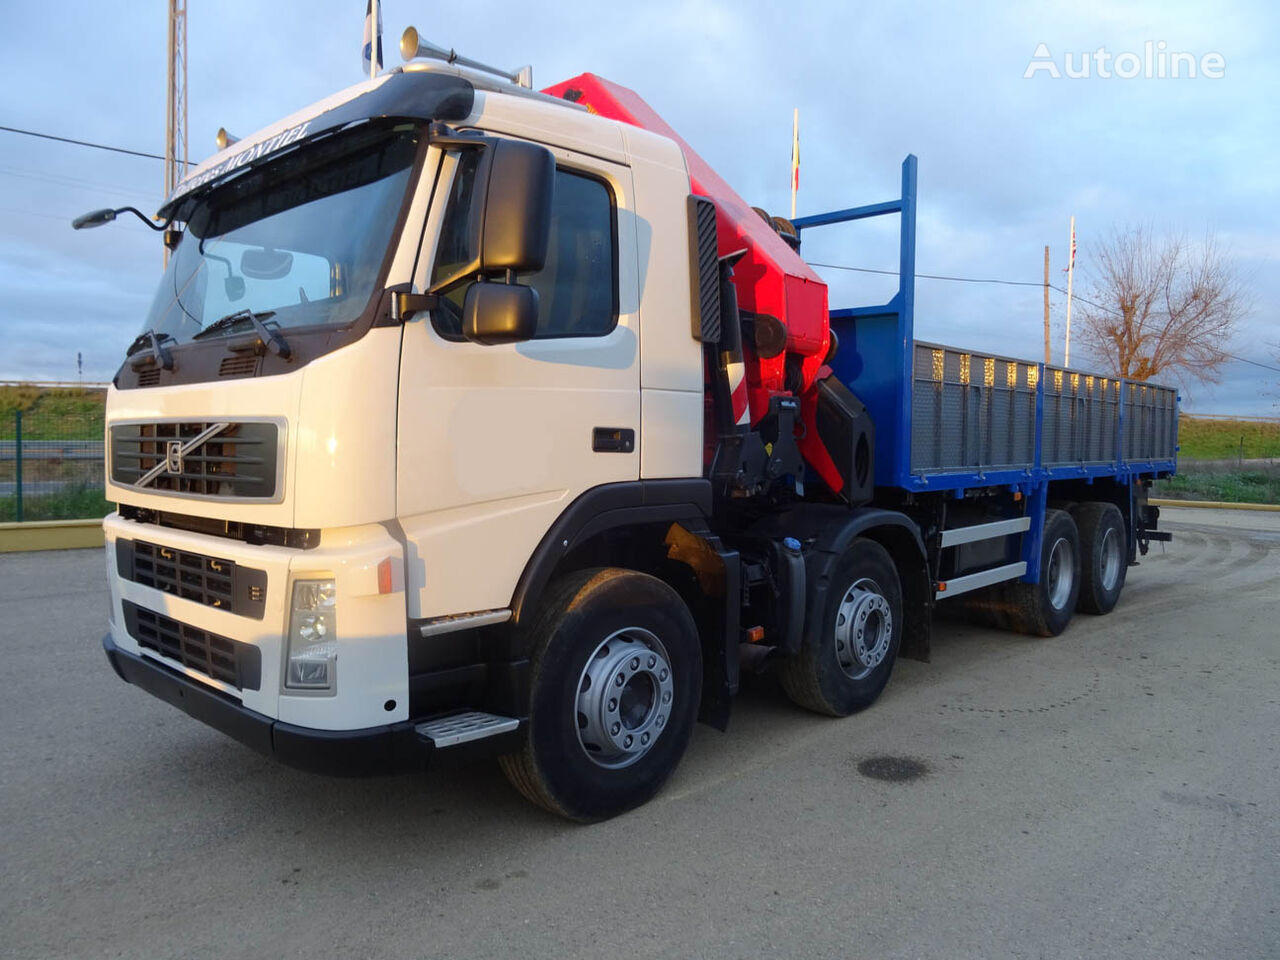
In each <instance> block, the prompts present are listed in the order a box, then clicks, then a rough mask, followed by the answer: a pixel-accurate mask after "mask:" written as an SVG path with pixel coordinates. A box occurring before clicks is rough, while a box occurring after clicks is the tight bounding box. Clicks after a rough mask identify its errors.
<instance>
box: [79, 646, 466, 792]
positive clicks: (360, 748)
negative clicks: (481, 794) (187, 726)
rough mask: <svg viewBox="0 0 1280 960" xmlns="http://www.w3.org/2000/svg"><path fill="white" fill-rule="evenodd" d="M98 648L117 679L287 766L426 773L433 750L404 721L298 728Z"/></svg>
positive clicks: (156, 666)
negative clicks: (358, 727)
mask: <svg viewBox="0 0 1280 960" xmlns="http://www.w3.org/2000/svg"><path fill="white" fill-rule="evenodd" d="M102 647H103V649H104V650H105V651H106V654H107V660H108V661H110V663H111V667H112V669H114V670H115V672H116V674H117V675H118V676H119V677H120V679H121V680H123V681H125V682H126V683H131V684H133V685H135V686H138V687H141V688H142V689H143V690H146V691H147V692H148V693H150V694H152V695H153V696H156V697H159V698H160V699H161V700H163V701H165V702H166V703H168V704H171V705H173V706H175V707H177V708H178V709H179V710H182V711H183V712H185V713H187V714H189V715H190V716H192V717H195V718H196V719H197V720H200V721H202V722H203V723H206V724H208V725H209V726H211V727H213V728H214V729H216V730H220V731H222V732H223V733H225V734H226V735H227V736H229V737H233V738H235V739H236V740H239V741H240V742H241V743H243V744H245V745H246V746H248V747H252V748H253V749H254V750H257V751H258V752H259V753H264V754H266V755H268V756H272V757H275V758H276V759H277V760H279V761H281V762H282V763H285V764H288V765H289V766H291V767H297V768H299V769H301V770H310V771H311V772H313V773H323V774H328V775H330V776H347V777H358V776H373V775H377V774H387V773H403V772H407V771H413V770H422V769H425V767H426V764H427V761H428V759H429V758H430V756H431V753H432V752H433V750H434V746H433V744H432V743H431V741H430V740H427V739H424V738H423V737H420V736H419V735H418V732H417V730H416V729H415V728H414V725H413V724H412V723H410V722H409V721H401V722H399V723H390V724H387V725H385V726H380V727H366V728H365V729H363V730H313V729H310V728H307V727H299V726H296V725H294V724H292V723H285V722H284V721H281V720H275V719H272V718H271V717H268V716H264V715H263V714H261V713H257V712H255V711H253V710H250V709H248V708H247V707H245V706H243V705H242V704H240V703H237V702H236V701H235V700H234V699H233V698H232V697H230V696H228V695H227V694H224V693H222V692H221V691H219V690H216V689H213V688H212V687H208V686H206V685H204V684H201V683H197V682H195V681H193V680H189V679H188V678H187V677H186V676H184V675H183V674H181V673H179V672H178V671H176V670H173V669H170V668H169V667H166V666H165V665H164V664H162V663H158V662H156V661H155V660H152V659H150V658H149V657H140V656H136V655H134V654H132V653H129V652H128V651H125V650H121V649H120V648H119V647H117V646H116V644H115V641H114V640H112V638H111V635H110V634H107V635H106V636H104V637H103V638H102ZM450 752H452V750H451V751H450Z"/></svg>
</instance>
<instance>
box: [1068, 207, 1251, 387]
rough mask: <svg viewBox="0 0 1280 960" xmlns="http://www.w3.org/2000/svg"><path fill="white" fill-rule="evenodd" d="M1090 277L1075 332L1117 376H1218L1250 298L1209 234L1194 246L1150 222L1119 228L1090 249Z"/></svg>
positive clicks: (1208, 380)
mask: <svg viewBox="0 0 1280 960" xmlns="http://www.w3.org/2000/svg"><path fill="white" fill-rule="evenodd" d="M1088 275H1089V277H1090V282H1089V284H1088V289H1089V293H1088V295H1087V296H1085V297H1082V298H1081V304H1080V318H1081V322H1080V333H1079V335H1078V336H1079V339H1080V341H1081V342H1082V343H1083V345H1084V346H1085V348H1086V349H1087V350H1089V352H1090V353H1092V354H1094V355H1095V356H1096V357H1097V358H1098V359H1099V360H1100V361H1101V362H1102V363H1104V364H1106V365H1107V366H1108V367H1109V368H1110V372H1111V373H1112V374H1114V375H1116V376H1122V377H1129V378H1131V379H1134V380H1149V379H1151V378H1152V377H1156V376H1159V375H1161V374H1164V375H1165V376H1168V375H1170V374H1174V373H1185V374H1187V375H1188V376H1190V377H1192V378H1194V379H1196V380H1199V381H1201V382H1205V383H1212V382H1217V381H1218V380H1220V379H1221V367H1222V365H1223V364H1224V363H1226V362H1227V360H1228V359H1229V355H1228V353H1227V352H1226V351H1227V350H1228V349H1229V347H1230V341H1231V336H1232V334H1233V333H1234V332H1235V328H1236V324H1237V323H1238V322H1239V320H1240V319H1241V317H1242V316H1243V315H1244V312H1245V303H1244V297H1243V293H1242V289H1241V284H1240V280H1239V278H1238V277H1237V275H1236V273H1235V271H1234V270H1233V269H1232V266H1231V264H1230V263H1229V262H1228V261H1227V260H1226V259H1225V258H1224V257H1223V255H1222V253H1221V252H1220V250H1219V247H1218V243H1217V240H1216V238H1215V237H1214V236H1213V235H1212V234H1209V235H1207V236H1206V237H1205V240H1204V241H1203V242H1202V243H1200V244H1193V243H1190V242H1188V240H1187V239H1186V237H1184V236H1177V235H1175V236H1170V237H1164V238H1157V237H1155V236H1153V233H1152V230H1151V228H1149V227H1145V226H1137V227H1127V228H1124V229H1120V230H1117V231H1116V232H1115V233H1113V234H1112V235H1111V237H1110V238H1108V239H1107V240H1105V241H1104V242H1103V243H1102V244H1101V245H1099V246H1098V247H1097V248H1096V250H1094V251H1093V252H1092V256H1091V263H1090V264H1089V269H1088Z"/></svg>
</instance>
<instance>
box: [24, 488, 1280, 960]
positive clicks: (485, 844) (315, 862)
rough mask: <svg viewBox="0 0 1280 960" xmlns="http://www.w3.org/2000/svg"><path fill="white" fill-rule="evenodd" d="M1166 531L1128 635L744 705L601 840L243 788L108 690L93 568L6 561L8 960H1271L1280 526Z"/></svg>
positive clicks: (951, 630) (442, 802)
mask: <svg viewBox="0 0 1280 960" xmlns="http://www.w3.org/2000/svg"><path fill="white" fill-rule="evenodd" d="M1164 518H1165V525H1166V526H1167V527H1168V528H1169V529H1171V530H1172V531H1173V532H1174V534H1175V538H1176V539H1175V541H1174V542H1173V543H1172V544H1170V545H1168V546H1167V547H1165V548H1164V549H1163V551H1162V550H1161V546H1160V545H1159V544H1156V545H1154V546H1153V553H1152V555H1151V556H1149V557H1147V558H1145V559H1144V560H1143V561H1142V564H1141V565H1140V566H1139V567H1136V568H1133V569H1131V570H1130V571H1129V581H1128V585H1127V587H1126V589H1125V593H1124V596H1123V597H1122V598H1121V601H1120V606H1119V607H1118V608H1117V609H1116V611H1115V612H1113V613H1112V614H1111V615H1109V616H1106V617H1089V616H1084V615H1080V616H1077V617H1076V619H1075V620H1074V621H1073V623H1072V624H1071V626H1070V627H1069V628H1068V630H1067V632H1066V633H1065V634H1063V636H1061V637H1059V638H1056V639H1052V640H1044V639H1031V638H1027V637H1021V636H1017V635H1014V634H1007V633H1000V632H997V631H992V630H988V629H983V628H978V627H974V626H970V625H967V624H962V623H953V622H946V621H943V622H939V623H938V624H937V626H936V633H935V639H934V658H933V662H931V663H928V664H923V663H917V662H912V661H903V662H900V663H899V664H898V667H897V668H896V671H895V675H894V677H893V679H892V680H891V681H890V684H889V687H888V689H887V690H886V692H885V695H884V696H883V697H882V698H881V700H880V701H879V702H878V703H877V704H876V705H875V706H874V707H872V708H871V709H870V710H868V711H866V712H865V713H863V714H861V715H858V716H855V717H851V718H849V719H846V720H830V719H824V718H821V717H816V716H812V715H809V714H806V713H804V712H802V711H800V710H798V709H796V708H794V707H792V706H791V705H790V704H789V703H788V702H787V701H786V699H785V698H784V697H783V696H782V694H781V693H780V691H779V690H778V688H777V686H776V684H775V683H774V682H773V681H772V680H771V679H770V678H768V677H764V678H759V679H758V680H756V681H755V682H753V683H751V684H749V685H748V688H747V689H746V690H745V691H744V693H743V696H742V697H741V698H740V700H739V702H738V704H737V708H736V713H735V716H734V719H733V723H732V725H731V727H730V730H729V732H728V733H727V734H721V733H718V732H716V731H714V730H711V729H709V728H705V727H700V728H699V729H698V730H697V732H696V733H695V735H694V740H693V743H692V746H691V747H690V750H689V752H688V754H687V755H686V756H685V759H684V762H683V764H682V765H681V767H680V769H679V770H678V771H677V772H676V774H675V776H674V777H673V779H672V781H671V782H670V784H669V785H668V786H667V787H666V789H665V790H664V791H663V792H662V793H661V794H660V795H659V796H658V797H657V798H656V799H655V800H654V801H653V802H651V803H649V804H648V805H647V806H645V807H643V808H641V809H640V810H637V811H634V812H632V813H630V814H627V815H625V816H622V817H619V818H617V819H615V820H612V821H610V822H607V823H603V824H598V825H594V826H589V827H582V826H574V825H570V824H568V823H564V822H561V821H559V820H556V819H554V818H552V817H550V816H548V815H546V814H544V813H542V812H540V811H539V810H537V809H535V808H533V807H531V806H530V805H528V804H526V803H525V802H524V801H522V800H521V799H520V798H519V797H518V796H517V795H516V794H515V792H514V791H513V790H511V789H510V788H509V787H508V786H507V784H506V782H505V780H504V779H503V778H502V776H501V774H500V773H499V772H498V770H497V768H496V765H491V764H487V763H486V764H480V765H476V766H473V767H468V768H464V769H460V770H451V771H436V772H434V773H431V774H427V775H426V776H421V775H417V776H405V777H399V778H392V779H381V780H363V781H361V780H357V781H348V780H329V779H325V778H321V777H316V776H312V775H309V774H305V773H300V772H296V771H292V770H289V769H287V768H284V767H282V766H280V765H278V764H276V763H275V762H273V761H270V760H268V759H265V758H263V757H260V756H258V755H256V754H254V753H253V752H251V751H250V750H248V749H247V748H245V747H242V746H240V745H239V744H237V743H235V742H234V741H231V740H229V739H227V738H226V737H224V736H222V735H221V734H218V733H216V732H215V731H213V730H211V729H208V728H206V727H204V726H203V725H201V724H200V723H198V722H196V721H194V720H191V719H189V718H188V717H186V716H185V715H183V714H181V713H180V712H178V711H176V710H174V709H172V708H170V707H169V706H167V705H165V704H164V703H161V702H160V701H158V700H155V699H153V698H152V697H150V696H148V695H147V694H145V693H144V692H142V691H140V690H138V689H136V688H132V687H129V686H127V685H125V684H123V683H121V682H120V681H119V680H118V679H117V678H116V676H115V675H114V674H113V673H112V672H111V670H110V669H109V667H108V666H107V663H106V661H105V659H104V658H103V656H102V652H101V648H100V646H99V638H100V636H101V635H102V633H103V630H104V621H105V616H106V607H107V590H106V585H105V582H104V573H103V564H102V559H101V556H100V553H99V552H98V551H68V552H63V553H44V554H14V555H8V556H0V651H2V652H3V656H2V657H0V683H2V686H0V690H3V694H2V695H0V731H2V732H0V737H2V738H3V739H2V741H0V743H2V745H3V749H2V750H0V785H2V790H0V823H2V824H3V831H4V833H3V846H2V849H3V859H2V861H0V863H2V864H3V869H2V870H0V956H3V957H14V958H27V957H30V958H42V960H43V958H57V957H86V958H87V957H94V958H97V957H129V958H136V957H144V958H179V957H218V958H236V957H255V958H256V957H300V958H308V960H313V958H327V957H397V958H398V957H415V958H416V957H451V958H459V957H521V958H530V957H566V958H568V957H591V958H594V957H617V958H640V957H664V958H665V957H804V958H809V957H832V958H842V960H843V958H853V957H864V956H865V957H875V958H899V957H902V958H907V957H912V958H914V957H920V958H935V957H936V958H969V957H974V958H979V957H980V958H1003V957H1019V958H1042V957H1047V958H1059V957H1062V958H1068V957H1080V958H1090V960H1093V958H1099V957H1124V958H1159V960H1170V958H1178V957H1206V958H1230V960H1247V958H1262V957H1268V958H1273V957H1280V913H1278V911H1280V826H1278V815H1280V799H1278V795H1280V736H1278V735H1277V734H1278V733H1280V514H1262V513H1243V512H1239V513H1233V512H1227V511H1213V510H1189V509H1176V508H1165V510H1164ZM878 758H887V759H883V760H881V759H878ZM869 774H870V775H869ZM875 775H879V776H881V777H883V776H886V775H887V776H888V777H890V778H891V779H888V780H885V779H878V778H877V776H875Z"/></svg>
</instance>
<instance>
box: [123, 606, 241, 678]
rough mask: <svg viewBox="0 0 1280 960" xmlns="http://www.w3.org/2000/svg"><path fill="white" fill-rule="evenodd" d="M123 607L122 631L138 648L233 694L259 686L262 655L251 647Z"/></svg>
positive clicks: (154, 615) (156, 614)
mask: <svg viewBox="0 0 1280 960" xmlns="http://www.w3.org/2000/svg"><path fill="white" fill-rule="evenodd" d="M123 605H124V622H125V627H126V629H128V631H129V635H130V636H131V637H133V639H134V640H136V641H138V646H140V647H143V648H145V649H147V650H154V651H155V652H156V653H158V654H160V655H161V656H162V657H168V658H169V659H170V660H174V661H176V662H178V663H181V664H182V665H183V666H184V667H189V668H191V669H192V670H196V671H198V672H200V673H203V674H204V675H205V676H207V677H211V678H213V679H214V680H218V681H220V682H222V683H225V684H227V685H229V686H232V687H235V688H236V689H237V690H257V689H258V688H259V686H260V685H261V683H262V651H261V650H259V649H258V648H257V647H255V646H253V645H252V644H249V643H240V642H239V641H238V640H231V639H229V638H227V637H222V636H219V635H218V634H216V633H209V632H208V631H207V630H201V629H200V628H199V627H193V626H191V625H190V624H187V623H179V622H178V621H177V620H174V619H172V618H171V617H166V616H165V615H164V614H162V613H156V612H155V611H154V610H148V609H147V608H146V607H140V606H138V605H137V604H136V603H130V602H129V601H128V600H125V601H124V602H123Z"/></svg>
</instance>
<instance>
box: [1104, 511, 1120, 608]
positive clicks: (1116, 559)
mask: <svg viewBox="0 0 1280 960" xmlns="http://www.w3.org/2000/svg"><path fill="white" fill-rule="evenodd" d="M1099 552H1100V553H1101V555H1102V589H1103V590H1106V591H1107V592H1108V593H1110V592H1111V591H1112V590H1114V589H1115V585H1116V584H1117V583H1118V582H1119V581H1120V537H1119V536H1118V535H1117V534H1116V528H1115V527H1107V531H1106V533H1104V534H1103V535H1102V546H1101V549H1100V551H1099Z"/></svg>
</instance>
